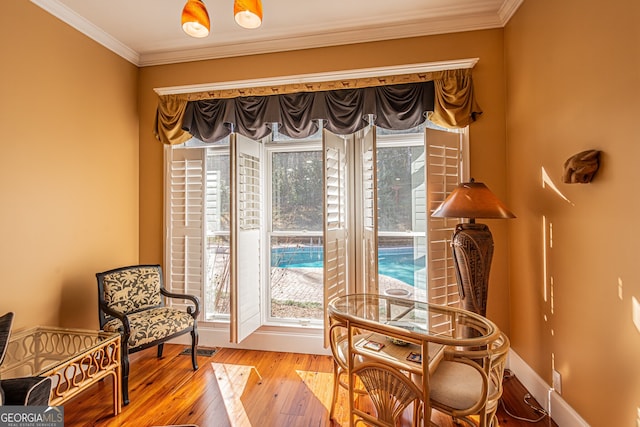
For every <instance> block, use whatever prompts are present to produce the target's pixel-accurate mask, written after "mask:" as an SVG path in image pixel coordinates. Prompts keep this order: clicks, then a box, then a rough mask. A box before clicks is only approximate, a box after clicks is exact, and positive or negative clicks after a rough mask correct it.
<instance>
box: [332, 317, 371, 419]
mask: <svg viewBox="0 0 640 427" xmlns="http://www.w3.org/2000/svg"><path fill="white" fill-rule="evenodd" d="M362 337H364V335H354V337H353V340H355V341H357V340H359V339H360V338H362ZM329 343H330V346H331V354H332V355H333V393H332V395H331V410H330V411H329V417H330V419H334V412H335V408H336V401H337V399H338V392H339V389H340V387H342V388H344V389H345V390H349V384H348V382H347V380H346V378H347V373H348V372H349V364H348V363H349V362H348V355H349V348H348V347H349V340H348V337H347V328H346V326H344V325H342V324H333V325H332V326H331V328H330V330H329ZM356 357H357V360H358V361H360V360H362V358H361V357H360V356H356ZM354 391H355V392H356V393H359V394H365V393H366V392H365V391H364V390H361V389H358V388H356V389H355V390H354Z"/></svg>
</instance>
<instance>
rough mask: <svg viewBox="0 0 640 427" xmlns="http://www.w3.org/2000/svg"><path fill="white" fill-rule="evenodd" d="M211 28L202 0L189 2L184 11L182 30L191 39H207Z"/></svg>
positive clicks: (190, 0)
mask: <svg viewBox="0 0 640 427" xmlns="http://www.w3.org/2000/svg"><path fill="white" fill-rule="evenodd" d="M210 28H211V25H210V22H209V14H208V13H207V8H206V7H205V6H204V3H203V2H202V0H188V1H187V4H185V5H184V9H182V29H183V30H184V32H185V33H187V34H189V35H190V36H191V37H197V38H202V37H207V36H208V35H209V30H210Z"/></svg>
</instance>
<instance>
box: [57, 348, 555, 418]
mask: <svg viewBox="0 0 640 427" xmlns="http://www.w3.org/2000/svg"><path fill="white" fill-rule="evenodd" d="M183 349H184V346H180V345H176V344H171V345H165V349H164V355H163V357H162V358H161V359H158V358H157V357H156V349H155V348H151V349H148V350H144V351H142V352H139V353H135V354H133V355H131V371H130V375H129V385H130V389H129V398H130V401H131V403H130V404H129V405H127V406H124V407H123V408H122V412H121V413H120V414H119V415H117V416H115V417H114V416H113V413H112V409H113V406H112V400H111V399H112V387H113V384H112V381H111V380H110V379H106V380H104V381H102V382H100V383H98V384H96V385H94V386H92V387H91V388H89V389H87V390H86V391H85V392H83V393H81V394H80V395H79V396H77V397H76V398H74V399H73V400H71V401H70V402H67V403H66V404H65V405H64V414H65V427H75V426H110V427H121V426H135V427H149V426H166V425H173V424H195V425H197V426H198V427H227V426H234V427H236V426H242V427H290V426H301V427H302V426H305V427H311V426H318V427H321V426H331V427H336V426H348V399H347V397H346V392H345V391H344V390H342V389H341V390H340V395H339V400H338V404H337V408H336V418H337V422H335V421H331V420H329V408H330V405H331V391H332V384H333V374H332V360H331V356H319V355H306V354H297V353H276V352H264V351H253V350H234V349H226V348H222V349H220V350H219V351H218V352H217V353H216V354H214V355H213V356H210V357H204V356H199V357H198V362H199V365H200V368H199V369H198V371H195V372H194V371H193V370H192V368H191V357H190V356H185V355H181V354H180V352H181V351H182V350H183ZM525 393H526V390H525V389H524V387H523V386H522V384H520V382H519V381H518V379H517V378H516V377H513V376H512V377H510V378H508V379H506V380H505V391H504V398H503V400H504V403H505V406H506V408H507V410H508V411H509V412H511V413H514V414H516V415H518V416H520V417H526V418H538V416H539V414H538V413H536V412H534V411H533V410H532V409H531V408H530V407H529V406H527V405H526V404H525V403H524V402H523V397H524V395H525ZM534 402H535V401H534ZM498 414H499V419H500V425H501V426H502V427H520V426H533V427H541V426H553V427H555V426H556V425H555V423H553V422H551V421H550V420H549V418H548V417H546V418H545V419H544V420H542V421H540V422H538V423H528V422H524V421H518V420H516V419H514V418H511V417H510V416H508V415H506V414H505V412H504V410H503V409H502V408H501V409H500V410H499V412H498ZM432 421H433V422H435V423H436V424H437V425H439V426H442V427H453V426H455V424H453V422H452V421H451V419H450V418H449V417H447V416H445V415H443V414H440V413H438V412H436V411H434V414H433V417H432ZM403 425H405V424H404V423H403ZM406 425H409V423H408V422H407V423H406Z"/></svg>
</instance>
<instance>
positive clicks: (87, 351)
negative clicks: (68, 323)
mask: <svg viewBox="0 0 640 427" xmlns="http://www.w3.org/2000/svg"><path fill="white" fill-rule="evenodd" d="M29 376H45V377H50V378H51V382H52V390H51V399H50V404H51V405H52V406H54V405H59V404H62V403H64V402H66V401H67V400H69V399H71V398H72V397H74V396H76V395H77V394H78V393H80V392H82V391H83V390H85V389H86V388H88V387H89V386H91V385H92V384H94V383H96V382H97V381H99V380H101V379H103V378H105V377H107V376H111V377H112V378H113V389H114V396H113V400H114V414H118V413H119V412H120V407H121V403H120V402H121V396H120V393H121V391H120V382H121V377H120V334H118V333H109V332H103V331H91V330H82V329H66V328H58V327H45V326H36V327H33V328H29V329H24V330H20V331H17V332H14V333H11V335H10V338H9V343H8V345H7V352H6V354H5V359H4V361H3V362H2V366H1V367H0V377H1V378H19V377H29Z"/></svg>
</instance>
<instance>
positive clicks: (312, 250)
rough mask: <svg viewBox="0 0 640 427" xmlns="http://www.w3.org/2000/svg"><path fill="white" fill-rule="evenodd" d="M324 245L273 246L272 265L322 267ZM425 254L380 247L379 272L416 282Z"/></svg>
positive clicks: (403, 248)
mask: <svg viewBox="0 0 640 427" xmlns="http://www.w3.org/2000/svg"><path fill="white" fill-rule="evenodd" d="M322 258H323V256H322V247H321V246H305V247H298V248H295V247H294V248H273V249H272V250H271V266H272V267H281V268H299V267H315V268H322ZM424 266H425V259H424V256H423V257H420V258H418V259H416V260H414V258H413V247H394V248H380V249H378V273H379V274H384V275H385V276H389V277H393V278H394V279H398V280H401V281H403V282H405V283H407V284H409V285H411V286H413V284H414V280H413V279H414V270H419V269H423V268H424Z"/></svg>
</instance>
